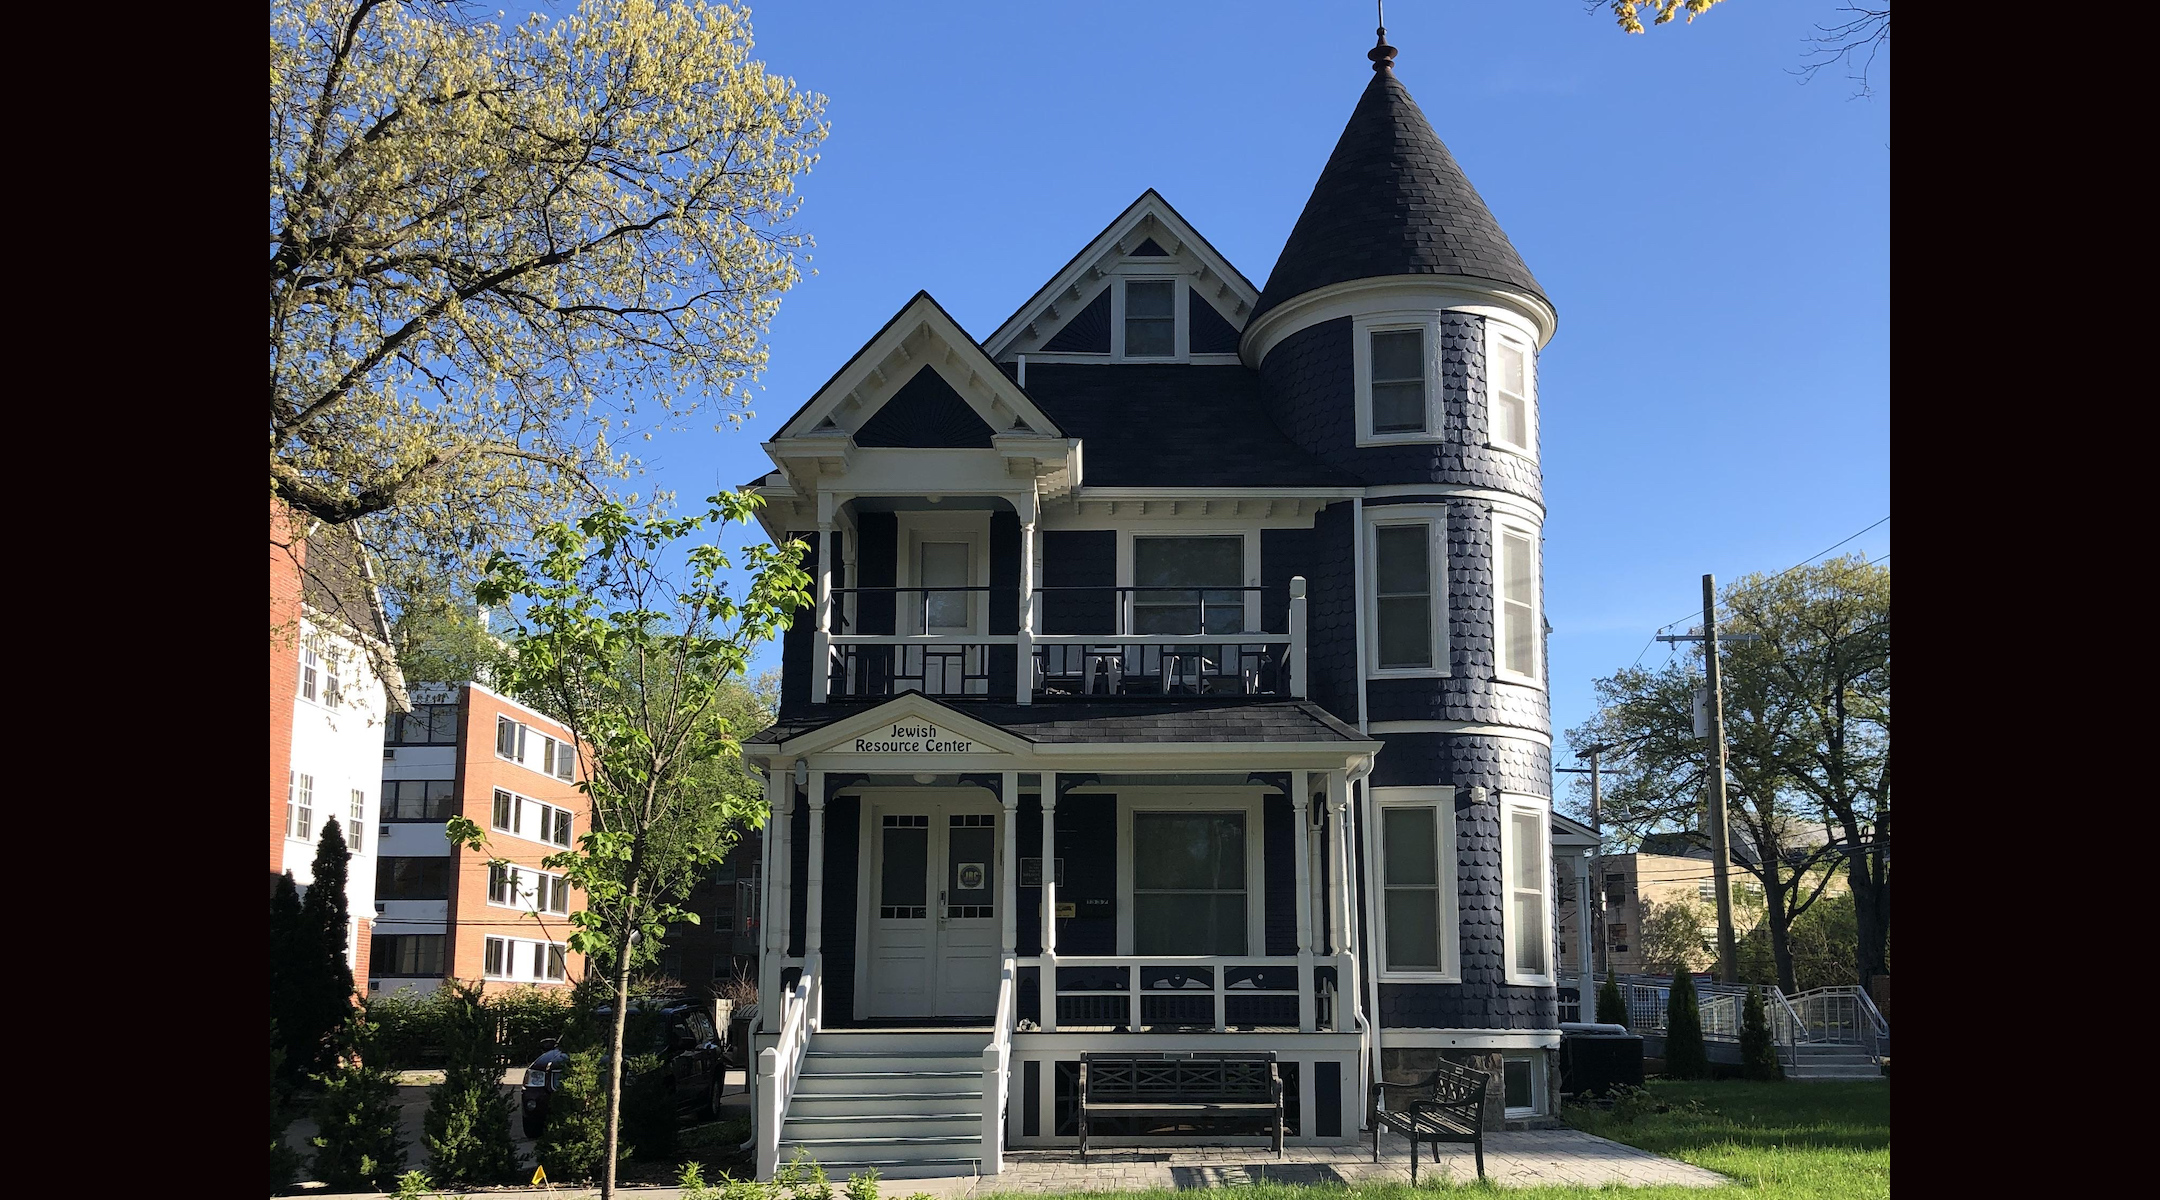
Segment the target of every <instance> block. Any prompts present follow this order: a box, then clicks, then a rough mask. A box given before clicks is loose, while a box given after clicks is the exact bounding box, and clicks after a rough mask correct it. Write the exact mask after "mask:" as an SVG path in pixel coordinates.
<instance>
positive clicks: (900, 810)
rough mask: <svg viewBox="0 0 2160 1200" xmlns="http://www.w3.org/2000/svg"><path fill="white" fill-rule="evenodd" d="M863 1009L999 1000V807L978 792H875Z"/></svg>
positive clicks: (986, 1004) (978, 1008) (961, 1009)
mask: <svg viewBox="0 0 2160 1200" xmlns="http://www.w3.org/2000/svg"><path fill="white" fill-rule="evenodd" d="M868 807H869V809H870V811H869V814H868V822H869V826H870V828H869V831H868V832H869V835H870V836H869V839H868V840H869V845H870V849H871V854H870V880H869V883H870V886H869V888H868V889H867V890H868V893H869V903H868V904H867V905H866V906H865V907H866V908H867V909H868V910H869V911H868V913H867V914H866V915H867V917H868V918H869V920H868V925H869V933H870V937H869V950H870V953H869V971H868V979H867V980H866V981H865V982H866V983H867V989H866V994H867V997H868V1001H869V1002H868V1004H867V1005H865V1006H864V1015H866V1016H870V1017H921V1018H952V1017H983V1018H989V1017H992V1016H994V1015H995V1014H996V1010H997V985H998V958H999V954H1000V951H1001V950H1002V946H1001V941H1002V933H1003V929H1004V924H1003V914H1002V913H1001V912H1000V911H999V909H998V905H1000V904H1002V903H1005V902H1006V899H1005V897H1004V895H1003V892H1002V883H1003V880H1004V874H1005V870H1006V866H1005V864H1004V863H1003V862H1002V861H1001V852H1000V847H1001V846H1002V845H1003V836H1004V831H1003V830H1002V829H1001V828H1000V825H1001V824H1002V822H1003V821H1004V816H1003V815H1002V813H1001V812H1000V810H999V807H998V804H997V802H996V801H994V800H991V799H989V798H988V797H986V796H984V795H983V794H982V793H980V792H973V793H951V794H936V793H930V794H923V793H910V794H909V795H907V796H906V798H904V799H901V798H895V799H890V800H872V801H869V802H868Z"/></svg>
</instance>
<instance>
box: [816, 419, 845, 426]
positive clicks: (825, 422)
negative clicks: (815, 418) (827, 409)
mask: <svg viewBox="0 0 2160 1200" xmlns="http://www.w3.org/2000/svg"><path fill="white" fill-rule="evenodd" d="M817 427H818V428H819V429H838V428H840V426H839V425H838V424H837V423H835V422H834V421H833V419H832V418H831V417H827V418H825V419H824V420H822V421H819V422H818V423H817Z"/></svg>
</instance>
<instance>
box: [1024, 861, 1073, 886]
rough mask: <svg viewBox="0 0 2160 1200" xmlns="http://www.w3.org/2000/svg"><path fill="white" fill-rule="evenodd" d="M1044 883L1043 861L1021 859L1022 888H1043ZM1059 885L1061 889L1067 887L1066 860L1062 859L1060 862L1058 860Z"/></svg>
mask: <svg viewBox="0 0 2160 1200" xmlns="http://www.w3.org/2000/svg"><path fill="white" fill-rule="evenodd" d="M1042 881H1043V880H1042V859H1040V858H1023V859H1021V860H1020V886H1021V887H1041V886H1042ZM1057 885H1058V886H1059V887H1064V886H1065V860H1064V859H1062V858H1061V859H1059V860H1057Z"/></svg>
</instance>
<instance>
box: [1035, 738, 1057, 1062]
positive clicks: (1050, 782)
mask: <svg viewBox="0 0 2160 1200" xmlns="http://www.w3.org/2000/svg"><path fill="white" fill-rule="evenodd" d="M1042 826H1043V828H1042V967H1041V969H1040V970H1039V971H1038V972H1037V975H1038V982H1037V985H1036V992H1037V995H1039V996H1040V997H1041V1007H1042V1031H1043V1032H1044V1033H1056V1032H1057V772H1056V771H1044V772H1043V773H1042Z"/></svg>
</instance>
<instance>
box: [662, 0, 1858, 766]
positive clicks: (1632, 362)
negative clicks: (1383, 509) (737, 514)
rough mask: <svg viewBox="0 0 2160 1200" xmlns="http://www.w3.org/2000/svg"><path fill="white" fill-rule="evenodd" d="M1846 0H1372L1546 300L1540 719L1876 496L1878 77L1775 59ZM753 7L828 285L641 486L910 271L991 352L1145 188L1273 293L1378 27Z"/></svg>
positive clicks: (1581, 707) (920, 7)
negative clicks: (1547, 657)
mask: <svg viewBox="0 0 2160 1200" xmlns="http://www.w3.org/2000/svg"><path fill="white" fill-rule="evenodd" d="M1836 7H1837V0H1782V2H1774V0H1730V2H1728V3H1725V4H1721V5H1719V6H1718V7H1717V8H1715V9H1713V10H1712V11H1710V12H1709V13H1708V14H1706V15H1704V16H1702V17H1700V18H1698V19H1697V20H1696V21H1695V23H1694V24H1693V25H1692V26H1685V27H1683V26H1681V25H1679V24H1678V23H1675V24H1673V25H1669V26H1665V27H1662V28H1656V29H1652V30H1651V31H1650V33H1649V34H1647V35H1645V36H1641V37H1630V36H1627V35H1625V34H1622V33H1621V32H1620V31H1619V30H1618V29H1617V28H1616V27H1615V26H1614V24H1613V22H1612V20H1611V17H1610V16H1609V15H1607V14H1604V13H1602V12H1597V13H1586V12H1585V11H1584V7H1583V5H1582V4H1581V3H1580V2H1579V0H1541V2H1538V3H1510V4H1472V3H1468V2H1454V3H1433V2H1429V0H1428V2H1425V3H1415V4H1413V3H1407V2H1405V0H1396V3H1394V4H1391V5H1389V11H1388V32H1389V41H1390V42H1391V43H1393V44H1394V45H1396V46H1397V47H1399V48H1400V50H1401V54H1400V57H1399V58H1398V60H1397V74H1398V76H1399V77H1400V78H1401V79H1402V81H1403V83H1404V84H1405V85H1406V86H1407V87H1408V88H1409V89H1410V92H1411V94H1412V95H1413V96H1415V97H1416V98H1417V101H1418V103H1419V106H1420V107H1422V108H1423V109H1424V111H1425V114H1426V116H1427V117H1428V118H1429V119H1430V120H1431V121H1432V123H1433V126H1434V128H1435V130H1436V131H1437V132H1438V133H1439V135H1440V137H1441V140H1443V141H1444V142H1446V143H1447V145H1448V147H1449V148H1450V149H1451V150H1452V151H1453V152H1454V154H1455V157H1456V159H1457V160H1458V161H1459V162H1460V163H1461V164H1462V166H1463V169H1464V170H1465V171H1466V172H1467V173H1468V174H1469V176H1470V179H1471V180H1472V182H1473V183H1474V184H1475V185H1476V186H1477V188H1478V190H1479V192H1480V193H1481V194H1482V195H1483V196H1484V198H1485V200H1486V203H1487V204H1488V205H1489V206H1490V207H1491V208H1492V210H1493V213H1494V215H1495V216H1496V217H1497V218H1498V219H1499V222H1500V224H1501V226H1502V228H1504V229H1505V230H1506V231H1507V233H1508V235H1509V237H1510V238H1511V239H1512V240H1513V241H1514V243H1515V246H1516V248H1517V249H1518V250H1519V251H1521V253H1522V256H1523V258H1524V260H1525V261H1527V262H1528V263H1529V265H1530V268H1531V270H1532V271H1534V272H1535V273H1536V275H1537V277H1538V279H1539V280H1540V281H1541V282H1542V283H1543V284H1544V286H1545V291H1546V294H1547V295H1548V296H1549V297H1551V299H1552V301H1553V303H1554V304H1555V306H1556V307H1557V308H1558V310H1559V313H1560V324H1559V332H1558V334H1557V336H1556V337H1555V338H1554V339H1553V341H1552V343H1551V345H1550V346H1548V347H1547V348H1546V350H1545V352H1544V355H1543V357H1542V359H1541V361H1540V396H1539V400H1540V408H1541V426H1542V428H1541V432H1542V435H1543V447H1542V451H1543V465H1544V471H1545V495H1546V503H1547V506H1548V508H1549V511H1550V516H1549V520H1548V523H1547V524H1546V527H1545V536H1546V559H1545V579H1546V587H1547V594H1546V615H1547V619H1548V620H1549V621H1551V623H1552V626H1553V635H1552V642H1551V647H1552V662H1551V677H1552V699H1553V709H1554V712H1553V725H1554V731H1555V734H1556V735H1557V734H1558V733H1559V732H1560V731H1562V730H1564V729H1566V728H1567V727H1569V726H1571V725H1575V724H1579V723H1581V722H1582V721H1583V720H1584V719H1586V718H1587V717H1588V716H1589V715H1590V712H1591V692H1590V683H1591V680H1592V679H1593V678H1596V677H1598V676H1602V675H1606V674H1609V673H1611V672H1612V671H1613V670H1615V669H1617V668H1619V667H1623V666H1626V665H1627V664H1629V663H1630V662H1632V661H1635V660H1636V659H1637V657H1638V655H1640V656H1641V658H1642V659H1643V661H1646V662H1649V661H1657V660H1659V659H1662V658H1663V657H1664V656H1665V655H1666V654H1667V653H1668V650H1667V647H1665V646H1664V645H1651V646H1650V647H1649V649H1648V651H1647V653H1644V652H1643V651H1644V646H1645V643H1646V642H1647V641H1648V639H1649V638H1650V637H1651V635H1652V633H1653V632H1654V631H1655V630H1656V629H1657V627H1658V626H1659V625H1661V624H1662V623H1665V622H1669V621H1673V620H1674V619H1675V618H1677V617H1682V616H1684V615H1686V614H1687V613H1689V611H1690V610H1691V609H1693V608H1695V607H1697V605H1698V604H1699V600H1700V592H1701V576H1702V574H1703V573H1704V572H1706V571H1709V572H1714V573H1716V574H1717V576H1718V577H1719V579H1720V580H1721V581H1722V580H1726V579H1730V578H1733V577H1736V576H1738V575H1741V574H1745V573H1747V572H1750V571H1777V570H1782V569H1784V568H1786V567H1788V566H1791V565H1793V564H1794V563H1797V562H1800V561H1801V560H1803V559H1806V558H1807V557H1809V556H1810V555H1813V554H1815V553H1816V552H1818V551H1820V550H1822V549H1823V548H1825V547H1826V546H1829V545H1830V544H1831V543H1833V542H1836V541H1838V540H1839V539H1840V538H1843V537H1845V536H1846V535H1848V534H1851V533H1853V532H1854V531H1856V530H1860V529H1862V528H1863V527H1865V526H1868V525H1870V524H1872V523H1874V522H1876V521H1877V520H1878V519H1880V518H1882V517H1885V516H1887V515H1888V514H1889V512H1890V499H1889V482H1890V472H1889V335H1890V329H1889V144H1888V143H1889V140H1890V135H1889V93H1888V88H1887V86H1885V85H1886V83H1887V71H1886V69H1879V70H1878V73H1877V76H1876V84H1877V91H1876V96H1875V98H1874V99H1852V98H1851V97H1852V92H1853V88H1852V86H1851V85H1850V84H1849V83H1848V82H1847V81H1846V80H1845V79H1844V78H1843V77H1842V76H1840V75H1839V74H1838V73H1837V70H1836V69H1835V68H1833V69H1832V70H1831V71H1829V72H1826V73H1825V74H1824V75H1823V76H1822V77H1820V78H1818V79H1817V80H1815V81H1814V82H1813V83H1811V84H1808V85H1806V86H1802V85H1801V84H1800V83H1799V82H1798V81H1797V80H1796V79H1795V77H1794V75H1793V74H1792V71H1793V69H1794V68H1795V67H1796V66H1797V65H1798V64H1799V63H1800V61H1801V57H1802V50H1803V48H1804V47H1803V39H1804V38H1805V37H1806V36H1807V35H1809V34H1810V33H1811V32H1812V30H1813V26H1814V25H1816V24H1817V23H1825V22H1828V21H1829V20H1830V19H1831V18H1832V14H1833V13H1834V12H1835V10H1836ZM753 24H754V27H755V31H756V37H757V54H758V56H759V57H760V58H762V59H764V60H765V62H766V63H767V64H768V65H769V66H770V67H771V68H772V69H774V70H777V71H781V72H784V73H786V74H789V75H792V76H794V78H795V79H796V80H797V81H798V82H799V83H800V84H801V85H802V86H804V87H806V88H808V89H811V90H814V91H818V92H822V93H824V94H825V95H826V96H828V97H829V98H830V99H829V103H828V106H827V110H826V113H827V118H828V120H829V121H830V123H831V127H832V128H831V134H830V136H829V137H828V139H827V140H826V142H825V144H824V147H823V157H822V160H821V161H820V162H819V163H818V165H817V167H816V169H815V170H813V171H812V172H811V173H810V174H809V175H808V176H807V177H806V178H805V179H804V180H803V181H802V192H803V195H804V197H805V204H804V207H803V211H802V215H801V219H800V226H801V227H802V228H803V229H805V230H806V231H808V232H810V233H811V234H813V235H814V236H815V238H816V240H817V248H816V250H815V252H814V258H813V261H812V264H811V265H812V266H813V267H814V268H815V269H816V271H817V274H815V275H809V276H806V277H805V278H804V280H803V282H802V283H801V284H800V285H799V286H798V287H797V288H796V289H795V290H794V291H792V292H790V293H789V294H788V295H787V297H786V299H785V300H784V301H783V303H782V305H781V309H780V315H779V318H778V319H777V321H776V322H775V323H774V326H773V329H772V336H771V349H772V365H771V367H770V369H769V370H768V371H767V372H766V374H765V376H764V378H763V379H762V380H761V387H762V391H761V392H760V393H758V394H757V395H756V397H755V400H754V403H753V408H754V409H755V411H756V414H757V415H756V417H755V419H753V420H752V421H750V422H748V423H747V424H746V425H745V426H744V427H743V428H742V429H740V430H737V431H732V432H717V433H714V432H705V431H703V430H702V429H700V430H696V431H693V432H686V433H680V434H674V435H666V436H665V439H664V440H659V439H656V441H655V442H654V443H652V444H651V445H650V447H649V449H650V450H651V454H650V462H651V465H652V470H651V474H650V477H649V478H648V479H647V480H643V481H639V483H638V485H637V486H638V487H639V488H640V490H645V489H646V488H648V487H649V486H651V485H652V484H654V483H657V484H659V485H661V486H664V487H668V488H672V489H674V490H676V491H677V492H678V493H679V494H680V495H681V496H682V497H683V498H685V499H686V500H694V499H695V498H697V497H700V496H704V495H707V494H709V493H710V492H711V491H712V490H713V489H714V488H715V487H716V486H725V487H732V486H735V485H736V484H739V483H741V482H742V481H744V480H746V479H749V478H752V477H753V476H756V475H758V474H759V473H761V472H763V471H764V470H766V469H768V467H769V464H768V462H767V460H766V459H765V457H764V455H763V454H762V452H761V451H760V450H759V449H758V443H759V442H761V441H762V440H764V439H765V438H767V437H770V436H771V433H772V431H773V430H774V429H775V428H776V427H777V425H778V423H779V422H780V421H782V420H784V419H785V418H786V417H787V415H788V414H789V413H791V412H793V411H794V409H795V408H796V407H797V406H798V405H799V404H800V403H801V402H802V401H803V400H804V399H806V398H807V397H808V395H809V394H810V392H811V391H812V390H813V389H815V388H816V387H817V385H818V384H820V383H822V382H824V380H825V379H826V378H827V377H828V376H830V375H831V374H832V372H833V371H834V370H835V369H836V368H837V367H839V366H840V365H841V363H843V362H844V361H845V360H846V359H847V357H848V356H849V355H850V354H852V353H853V352H854V351H855V350H856V349H857V348H858V347H859V346H860V345H861V344H862V343H863V342H864V341H865V340H866V339H868V338H869V337H870V336H871V335H872V334H873V333H875V332H876V331H877V330H878V328H879V327H880V326H881V325H883V324H884V322H885V320H886V319H887V318H888V317H890V316H891V315H892V314H893V312H894V311H895V310H896V309H898V308H899V306H900V305H901V304H902V303H904V302H905V301H906V300H907V298H908V297H909V296H910V295H912V294H913V293H914V292H915V291H916V289H918V288H926V289H928V290H929V291H930V292H931V294H932V295H934V296H936V297H937V299H938V300H939V301H940V302H941V303H942V304H944V306H945V307H946V309H947V310H949V311H950V312H951V313H952V314H953V315H954V316H955V317H956V318H958V319H959V320H960V322H961V323H962V324H963V325H965V326H966V327H967V328H968V329H969V331H970V332H972V333H974V334H975V335H976V336H978V337H981V336H984V335H986V334H988V333H989V332H990V331H991V330H992V329H993V328H995V326H996V325H997V324H998V322H1000V321H1001V320H1003V319H1004V318H1005V317H1006V316H1007V315H1009V314H1010V313H1011V311H1012V310H1013V309H1014V308H1015V307H1016V306H1017V305H1018V304H1019V303H1020V302H1021V301H1022V300H1024V299H1026V298H1027V296H1028V295H1029V294H1030V293H1032V292H1033V291H1034V290H1035V289H1036V288H1037V287H1038V286H1040V285H1041V283H1042V282H1043V281H1044V280H1045V279H1046V278H1047V277H1048V276H1049V275H1050V274H1051V273H1052V272H1053V271H1055V270H1056V269H1057V268H1058V267H1059V266H1061V265H1062V264H1063V263H1064V262H1065V261H1066V260H1067V259H1068V258H1069V257H1071V255H1072V254H1073V253H1074V251H1076V250H1077V249H1079V248H1080V246H1081V245H1082V244H1084V243H1085V242H1086V241H1087V240H1088V239H1089V238H1090V237H1092V236H1093V235H1094V234H1095V233H1096V232H1098V231H1099V230H1100V229H1101V228H1102V226H1103V225H1104V224H1105V223H1107V222H1108V221H1109V220H1110V218H1111V217H1113V216H1115V215H1116V214H1117V213H1118V212H1119V211H1120V210H1121V209H1123V208H1124V207H1125V205H1127V204H1128V203H1130V202H1131V201H1132V199H1133V198H1134V197H1135V196H1137V195H1139V193H1140V192H1141V191H1142V190H1144V189H1146V188H1148V187H1154V188H1156V189H1158V190H1159V191H1161V192H1162V193H1163V195H1164V196H1166V197H1168V198H1169V200H1170V202H1171V203H1172V204H1174V205H1176V206H1177V207H1178V209H1179V211H1180V212H1182V213H1184V215H1185V216H1186V217H1187V218H1188V219H1189V220H1191V221H1192V222H1193V223H1194V224H1195V225H1196V226H1197V227H1198V228H1199V229H1200V230H1201V232H1202V233H1203V234H1205V235H1206V236H1207V238H1208V239H1209V240H1210V241H1211V242H1212V243H1214V245H1215V246H1216V247H1217V248H1218V249H1220V250H1221V251H1222V252H1223V253H1224V254H1226V255H1227V256H1229V258H1230V259H1231V261H1232V262H1233V263H1235V264H1236V265H1237V266H1238V267H1239V269H1241V270H1242V271H1243V272H1244V273H1245V274H1246V275H1247V276H1248V277H1250V278H1251V279H1252V280H1253V282H1254V283H1255V285H1258V284H1261V283H1264V282H1265V281H1266V279H1267V276H1268V272H1269V269H1270V268H1271V267H1272V266H1273V265H1274V261H1275V256H1276V254H1277V252H1278V251H1279V250H1280V249H1281V246H1282V242H1283V239H1284V238H1285V237H1286V236H1287V235H1288V233H1289V230H1290V226H1291V224H1292V223H1293V222H1294V221H1295V219H1296V217H1297V214H1298V212H1299V210H1300V208H1301V207H1302V206H1303V204H1304V201H1305V197H1306V195H1307V193H1308V192H1309V191H1310V189H1311V187H1312V184H1313V181H1314V179H1315V178H1316V177H1317V176H1318V174H1319V171H1320V167H1321V164H1322V163H1324V162H1325V161H1326V159H1327V155H1328V152H1329V150H1330V149H1332V148H1333V146H1334V143H1335V139H1336V137H1337V136H1338V135H1339V134H1340V133H1341V130H1342V125H1343V122H1344V121H1345V120H1346V119H1347V118H1348V116H1349V114H1350V109H1351V106H1352V104H1353V103H1354V102H1355V101H1356V99H1357V96H1358V94H1359V92H1360V90H1361V89H1362V88H1363V87H1364V86H1365V84H1366V82H1367V80H1368V79H1369V78H1370V70H1369V67H1368V64H1367V63H1366V60H1365V58H1364V53H1365V51H1366V49H1367V48H1368V47H1369V46H1371V44H1372V40H1373V37H1372V30H1373V12H1372V6H1371V4H1370V3H1361V2H1341V3H1337V2H1330V3H1314V2H1312V0H1307V2H1305V3H1300V4H1294V5H1293V4H1291V3H1287V2H1283V0H1243V2H1239V3H1199V2H1185V0H1180V2H1179V3H1175V4H1168V3H1162V2H1160V0H1158V2H1156V3H1150V4H1142V3H1126V2H1120V0H1098V2H1094V3H1088V4H1049V3H1028V4H1009V3H1008V4H988V3H972V4H968V3H943V2H934V3H927V4H890V3H805V2H799V0H796V2H788V3H780V2H773V3H767V4H764V5H761V6H758V7H756V8H755V9H754V15H753ZM1889 532H1890V526H1889V525H1887V524H1885V525H1881V526H1879V527H1877V528H1876V529H1874V530H1873V531H1871V532H1869V533H1868V534H1866V535H1865V536H1863V537H1861V538H1858V539H1856V540H1854V541H1853V542H1851V543H1850V544H1848V545H1847V546H1846V547H1845V548H1844V549H1845V550H1848V551H1849V550H1865V551H1866V552H1867V553H1868V554H1869V555H1870V556H1871V557H1879V556H1881V555H1883V554H1887V553H1888V552H1889ZM1686 623H1687V622H1684V621H1683V622H1681V625H1682V626H1683V627H1684V626H1685V624H1686ZM759 658H760V661H761V664H762V665H777V661H778V655H777V651H776V649H768V650H767V651H766V652H765V653H763V654H761V655H760V656H759ZM1556 759H1557V760H1559V761H1560V762H1565V761H1566V754H1565V752H1564V746H1562V747H1556Z"/></svg>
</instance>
